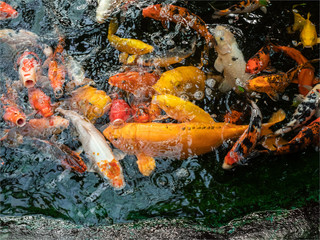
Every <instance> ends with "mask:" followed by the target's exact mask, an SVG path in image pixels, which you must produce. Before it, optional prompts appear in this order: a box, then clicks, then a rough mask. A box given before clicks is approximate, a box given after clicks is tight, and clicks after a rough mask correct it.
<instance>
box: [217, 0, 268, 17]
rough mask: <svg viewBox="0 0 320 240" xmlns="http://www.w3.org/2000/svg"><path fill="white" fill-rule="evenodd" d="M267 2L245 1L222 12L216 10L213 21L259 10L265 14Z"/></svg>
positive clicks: (258, 0)
mask: <svg viewBox="0 0 320 240" xmlns="http://www.w3.org/2000/svg"><path fill="white" fill-rule="evenodd" d="M268 3H270V1H269V0H265V1H261V0H245V1H241V2H239V3H237V4H235V5H232V6H231V7H229V8H227V9H224V10H216V11H215V12H214V14H213V16H212V18H213V19H216V18H220V17H222V16H226V15H229V14H238V13H250V12H253V11H255V10H257V9H258V8H260V9H261V10H262V11H263V12H264V13H266V12H267V9H266V5H267V4H268Z"/></svg>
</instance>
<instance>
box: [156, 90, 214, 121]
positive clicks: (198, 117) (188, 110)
mask: <svg viewBox="0 0 320 240" xmlns="http://www.w3.org/2000/svg"><path fill="white" fill-rule="evenodd" d="M152 103H153V104H157V105H158V106H159V107H160V108H161V109H162V110H164V111H165V112H166V114H167V115H168V116H169V117H171V118H173V119H175V120H177V121H179V122H201V123H211V124H214V123H215V121H214V120H213V119H212V117H211V116H210V114H209V113H207V112H206V111H204V110H203V109H202V108H200V107H198V106H197V105H195V104H193V103H192V102H190V101H185V100H183V99H181V98H179V97H176V96H174V95H170V94H166V95H156V96H153V98H152Z"/></svg>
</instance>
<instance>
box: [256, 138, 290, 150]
mask: <svg viewBox="0 0 320 240" xmlns="http://www.w3.org/2000/svg"><path fill="white" fill-rule="evenodd" d="M286 143H288V141H287V140H285V139H283V138H282V137H279V136H272V135H271V136H267V137H266V138H264V139H263V140H262V142H261V145H262V146H263V147H264V148H266V149H268V150H269V151H271V152H272V151H276V150H277V147H279V146H281V145H283V144H286Z"/></svg>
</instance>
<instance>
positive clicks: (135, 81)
mask: <svg viewBox="0 0 320 240" xmlns="http://www.w3.org/2000/svg"><path fill="white" fill-rule="evenodd" d="M159 78H160V76H159V75H158V74H157V73H155V72H151V73H149V72H146V71H134V72H133V71H132V72H124V73H118V74H116V75H114V76H112V77H110V78H109V84H110V85H112V86H116V87H118V88H120V89H122V90H125V91H127V92H130V93H132V94H133V95H135V96H137V97H140V96H153V95H154V93H155V91H154V89H153V88H152V85H154V84H155V83H156V82H157V81H158V80H159Z"/></svg>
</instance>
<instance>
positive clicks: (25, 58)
mask: <svg viewBox="0 0 320 240" xmlns="http://www.w3.org/2000/svg"><path fill="white" fill-rule="evenodd" d="M17 63H18V66H19V77H20V80H21V81H22V83H23V85H24V86H25V87H26V88H32V87H34V85H35V84H36V82H37V70H38V68H39V66H40V59H39V57H38V55H37V54H35V53H34V52H29V51H27V52H24V53H23V54H22V55H21V56H20V57H19V59H18V61H17Z"/></svg>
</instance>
